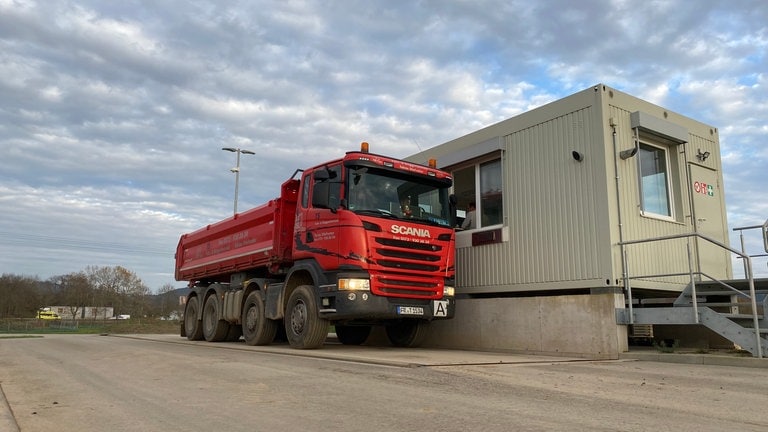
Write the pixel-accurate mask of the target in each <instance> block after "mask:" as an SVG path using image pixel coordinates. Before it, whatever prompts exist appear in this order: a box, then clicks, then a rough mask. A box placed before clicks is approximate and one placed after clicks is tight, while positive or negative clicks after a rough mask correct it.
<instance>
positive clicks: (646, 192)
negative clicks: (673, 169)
mask: <svg viewBox="0 0 768 432" xmlns="http://www.w3.org/2000/svg"><path fill="white" fill-rule="evenodd" d="M638 159H639V164H640V189H641V198H642V210H643V213H652V214H654V215H660V216H667V217H672V206H671V203H672V196H671V192H670V187H669V159H668V156H667V151H666V149H664V148H661V147H657V146H652V145H649V144H644V143H641V144H640V152H639V158H638Z"/></svg>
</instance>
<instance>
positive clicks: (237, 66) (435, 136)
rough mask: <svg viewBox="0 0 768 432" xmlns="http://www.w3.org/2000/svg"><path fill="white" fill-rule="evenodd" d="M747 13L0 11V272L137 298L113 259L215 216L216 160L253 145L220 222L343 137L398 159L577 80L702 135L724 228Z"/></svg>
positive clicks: (12, 0)
mask: <svg viewBox="0 0 768 432" xmlns="http://www.w3.org/2000/svg"><path fill="white" fill-rule="evenodd" d="M763 3H764V2H762V1H758V0H750V1H744V2H737V3H733V2H722V1H717V0H705V1H702V2H687V1H682V0H680V1H674V0H669V1H653V2H640V3H638V2H629V1H623V0H622V1H619V0H614V1H607V0H588V1H582V2H573V1H569V0H550V1H544V2H517V1H514V2H507V1H489V2H486V3H484V4H482V6H478V4H477V3H476V2H471V1H453V2H433V1H425V2H410V3H408V2H406V3H397V2H394V3H393V2H389V1H374V2H366V3H357V2H341V3H339V2H330V3H329V2H317V1H289V2H272V3H269V6H268V7H265V5H264V4H263V3H261V2H255V3H252V2H251V3H249V2H226V3H201V4H196V3H189V2H175V1H169V2H144V1H133V2H103V1H99V0H60V1H55V0H54V1H45V2H42V1H40V2H35V1H17V0H0V100H2V101H3V102H2V104H0V149H2V150H1V152H2V153H1V154H0V155H1V156H2V157H0V211H2V212H3V214H4V218H2V219H0V237H1V236H2V235H3V234H2V233H11V234H6V237H5V238H4V240H5V241H6V243H7V242H8V241H13V242H15V244H14V245H13V247H12V248H11V249H9V248H8V246H0V255H2V256H4V257H7V258H5V260H3V259H0V271H2V272H15V273H36V274H40V275H41V276H42V277H47V276H50V275H52V274H57V273H66V272H70V271H77V270H80V269H82V268H84V267H85V266H87V265H100V264H102V263H106V262H111V263H112V262H113V263H115V264H122V265H125V266H127V267H129V268H130V267H131V266H135V267H136V269H135V270H136V271H137V272H139V275H140V276H141V277H144V278H146V281H147V282H148V283H149V285H150V287H152V288H157V287H158V286H160V285H161V284H163V283H166V282H169V281H170V277H171V276H170V273H171V272H172V270H173V268H172V267H173V262H172V261H173V260H172V258H168V259H167V260H166V261H163V260H160V259H156V258H154V257H153V256H149V257H145V256H142V255H141V253H133V252H131V253H128V254H120V253H119V251H120V250H123V251H126V250H127V251H141V250H147V249H148V250H151V251H156V250H169V249H170V250H171V253H172V250H173V248H174V247H175V244H176V241H177V240H178V236H179V234H180V233H181V232H184V231H188V230H191V229H194V228H196V227H198V226H201V225H203V224H205V223H208V222H211V221H214V220H217V219H220V218H223V217H226V216H228V215H229V213H230V212H231V204H232V198H233V197H232V194H233V178H232V174H231V173H230V172H229V168H231V167H232V166H233V163H234V157H233V155H232V154H231V153H226V152H222V151H221V147H226V146H237V147H241V148H248V149H251V150H254V151H256V152H257V153H258V155H257V156H255V157H248V156H246V157H243V159H242V161H241V165H242V173H241V183H240V204H239V207H240V208H241V209H242V208H247V207H248V206H253V205H257V204H260V203H262V202H264V201H266V200H268V199H270V198H273V197H274V196H276V195H277V193H278V189H279V185H280V184H281V183H282V182H283V181H284V180H286V179H287V177H288V176H290V175H291V173H293V171H294V170H295V169H296V168H304V167H307V166H309V165H313V164H317V163H320V162H322V161H324V160H326V159H328V158H330V157H335V156H339V155H341V154H343V153H344V152H345V151H347V150H350V149H355V148H357V147H358V145H359V143H360V142H361V141H369V142H370V143H371V146H372V149H373V150H374V151H376V152H380V153H388V154H392V155H394V156H406V155H409V154H412V153H415V152H417V151H419V150H421V149H425V148H428V147H431V146H434V145H436V144H439V143H441V142H444V141H447V140H450V139H453V138H456V137H458V136H460V135H462V134H465V133H468V132H471V131H473V130H476V129H479V128H482V127H484V126H487V125H489V124H492V123H495V122H498V121H500V120H503V119H505V118H508V117H511V116H514V115H516V114H519V113H521V112H524V111H527V110H530V109H532V108H535V107H538V106H541V105H543V104H545V103H548V102H551V101H553V100H556V99H558V98H560V97H563V96H566V95H568V94H570V93H573V92H576V91H580V90H582V89H584V88H587V87H589V86H591V85H593V84H596V83H599V82H602V83H605V84H608V85H611V86H613V87H617V88H619V89H621V90H623V91H625V92H628V93H631V94H634V95H637V96H639V97H643V98H646V99H649V100H651V101H652V102H654V103H658V104H661V105H663V106H665V107H668V108H670V109H672V110H674V111H677V112H680V113H682V114H684V115H687V116H690V117H693V118H696V119H698V120H701V121H702V122H704V123H707V124H712V125H713V126H715V127H717V128H718V129H719V132H720V137H721V144H722V148H723V163H724V174H725V181H726V199H727V200H728V206H729V218H730V221H731V223H732V224H735V223H737V224H752V223H758V222H761V221H762V220H763V219H764V218H765V217H768V207H766V206H768V204H767V203H768V192H766V189H767V188H766V186H768V185H766V180H767V178H766V176H765V174H764V173H765V168H764V165H765V161H766V159H768V154H766V152H767V150H766V149H768V147H766V145H765V144H766V135H767V133H768V126H766V124H765V119H766V118H768V102H766V101H768V91H767V90H766V88H767V87H766V75H765V70H768V64H767V61H766V49H767V47H768V24H766V23H768V7H766V5H764V4H763ZM6 215H7V216H6ZM17 233H24V234H25V235H31V236H33V237H32V238H33V239H35V242H37V243H36V247H35V248H34V249H29V250H26V251H24V249H23V248H22V249H19V247H20V246H22V245H23V243H24V241H22V240H21V239H20V238H19V237H13V235H17ZM8 236H10V237H8ZM41 239H43V240H44V239H53V241H52V245H51V247H50V248H49V249H50V251H47V249H45V248H41V247H40V244H42V243H44V242H43V241H42V240H41ZM61 239H73V241H82V242H85V243H82V244H80V246H83V245H85V247H81V248H80V249H77V248H75V249H67V245H71V244H70V243H67V242H66V241H63V240H61ZM0 243H2V242H0ZM75 246H77V244H75ZM104 246H106V247H107V248H109V247H112V250H107V251H104V250H98V249H99V248H98V247H104ZM3 247H5V249H3ZM142 248H144V249H142ZM73 251H74V252H73ZM121 255H123V256H122V257H121ZM8 257H10V258H8ZM121 259H124V260H125V261H124V262H121V261H120V260H121ZM158 274H159V275H160V276H158Z"/></svg>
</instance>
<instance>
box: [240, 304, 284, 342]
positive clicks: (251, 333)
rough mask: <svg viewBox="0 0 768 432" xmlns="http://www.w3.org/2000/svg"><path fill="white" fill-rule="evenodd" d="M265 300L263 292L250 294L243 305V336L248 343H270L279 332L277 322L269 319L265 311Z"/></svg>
mask: <svg viewBox="0 0 768 432" xmlns="http://www.w3.org/2000/svg"><path fill="white" fill-rule="evenodd" d="M264 311H265V308H264V300H263V299H262V298H261V293H259V292H258V291H254V292H252V293H250V294H248V297H246V299H245V304H244V305H243V316H242V318H241V319H240V321H242V323H243V324H242V327H243V336H244V337H245V343H246V345H269V344H270V343H272V340H273V339H274V338H275V333H277V322H276V321H272V320H271V319H268V318H267V316H266V315H265V313H264Z"/></svg>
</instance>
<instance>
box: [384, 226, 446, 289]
mask: <svg viewBox="0 0 768 432" xmlns="http://www.w3.org/2000/svg"><path fill="white" fill-rule="evenodd" d="M375 242H376V247H375V248H374V253H375V256H376V260H375V261H376V264H375V265H376V267H378V268H377V270H378V271H379V272H380V274H381V276H380V277H378V278H377V280H376V281H375V282H374V283H373V284H372V286H371V290H372V291H373V293H374V294H379V295H383V296H388V297H401V298H420V299H439V298H441V297H442V296H443V280H442V278H441V277H440V276H442V272H444V271H445V268H444V267H441V266H445V263H442V262H441V260H443V257H442V255H441V251H442V250H443V249H444V248H443V246H441V245H435V244H426V243H416V242H409V241H403V240H393V239H386V238H376V239H375ZM436 276H437V279H438V280H437V281H435V277H436Z"/></svg>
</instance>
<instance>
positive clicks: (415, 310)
mask: <svg viewBox="0 0 768 432" xmlns="http://www.w3.org/2000/svg"><path fill="white" fill-rule="evenodd" d="M397 314H398V315H424V308H423V307H417V306H398V307H397Z"/></svg>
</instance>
